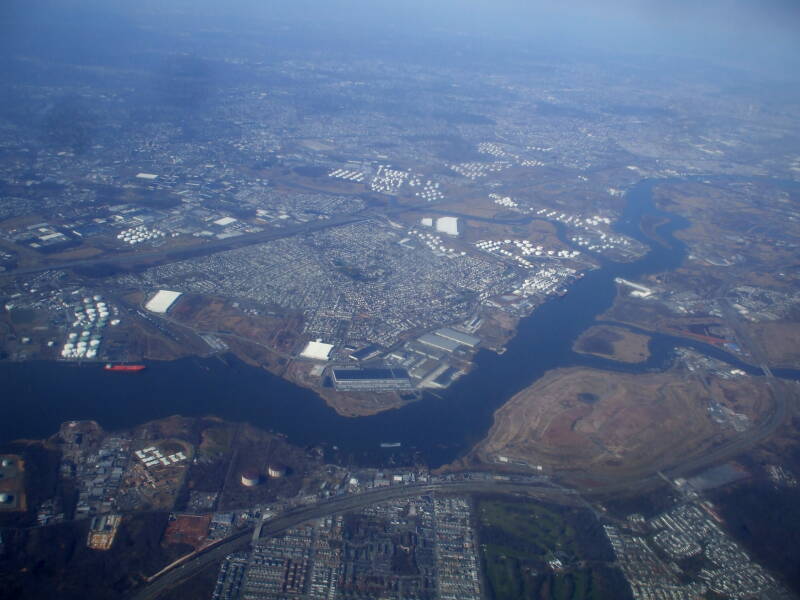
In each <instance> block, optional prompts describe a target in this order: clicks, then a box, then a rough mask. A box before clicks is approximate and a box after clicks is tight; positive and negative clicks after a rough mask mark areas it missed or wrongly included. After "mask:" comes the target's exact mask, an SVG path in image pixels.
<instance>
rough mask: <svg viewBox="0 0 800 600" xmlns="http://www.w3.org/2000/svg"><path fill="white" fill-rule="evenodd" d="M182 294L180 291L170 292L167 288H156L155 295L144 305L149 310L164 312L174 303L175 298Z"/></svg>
mask: <svg viewBox="0 0 800 600" xmlns="http://www.w3.org/2000/svg"><path fill="white" fill-rule="evenodd" d="M182 295H183V294H182V293H181V292H171V291H169V290H158V292H156V295H155V296H153V297H152V298H150V300H149V302H148V303H147V304H145V305H144V307H145V308H146V309H147V310H149V311H150V312H154V313H162V314H163V313H165V312H167V311H168V310H169V308H170V306H172V305H173V304H174V303H175V300H177V299H178V298H180V297H181V296H182Z"/></svg>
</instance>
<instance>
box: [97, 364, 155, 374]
mask: <svg viewBox="0 0 800 600" xmlns="http://www.w3.org/2000/svg"><path fill="white" fill-rule="evenodd" d="M103 368H104V369H105V370H106V371H123V372H127V373H136V372H137V371H142V370H143V369H144V368H145V366H144V365H112V364H111V363H108V364H106V366H105V367H103Z"/></svg>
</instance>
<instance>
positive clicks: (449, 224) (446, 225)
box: [436, 217, 458, 235]
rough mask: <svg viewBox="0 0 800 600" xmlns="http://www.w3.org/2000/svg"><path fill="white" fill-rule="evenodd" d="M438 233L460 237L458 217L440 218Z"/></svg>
mask: <svg viewBox="0 0 800 600" xmlns="http://www.w3.org/2000/svg"><path fill="white" fill-rule="evenodd" d="M436 231H440V232H442V233H446V234H447V235H458V217H439V218H438V219H436Z"/></svg>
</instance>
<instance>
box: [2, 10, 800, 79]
mask: <svg viewBox="0 0 800 600" xmlns="http://www.w3.org/2000/svg"><path fill="white" fill-rule="evenodd" d="M276 27H277V28H279V31H281V32H283V34H284V35H283V37H278V36H275V34H274V31H273V29H275V28H276ZM0 28H2V31H3V36H2V38H3V41H2V42H0V56H3V55H5V56H6V57H16V58H19V57H21V56H29V55H35V56H38V57H41V58H48V57H49V58H52V59H54V60H59V59H61V60H67V61H70V59H73V60H72V61H73V62H74V59H75V58H78V59H80V60H84V61H86V62H87V63H89V64H91V63H92V62H97V61H103V60H107V59H108V58H109V57H115V58H118V59H120V60H121V61H122V62H123V63H124V62H125V58H126V57H127V56H129V55H131V54H134V53H146V52H147V50H148V47H149V45H150V44H152V43H153V42H154V41H160V42H163V41H164V38H165V37H166V38H169V40H168V45H170V46H172V48H173V50H174V51H176V52H186V51H187V49H188V48H189V46H191V47H192V48H191V49H190V50H188V51H190V52H196V51H197V50H198V44H197V41H195V42H194V43H192V40H191V37H192V35H195V34H204V35H206V36H209V35H211V34H215V35H220V34H222V35H224V34H232V35H234V36H242V38H241V39H234V38H228V43H237V44H238V43H242V44H244V43H246V41H247V40H248V39H256V38H258V37H259V36H263V35H272V38H271V39H270V40H269V42H270V43H273V44H276V45H280V44H286V45H288V46H289V47H292V46H295V47H298V48H305V47H318V48H320V49H322V50H327V51H330V52H333V53H335V52H337V51H340V50H344V51H347V52H356V53H364V54H366V55H369V54H371V53H380V54H385V53H387V52H391V53H393V54H394V55H395V56H397V57H406V58H408V56H409V53H410V56H411V57H419V56H420V55H421V56H424V57H426V58H427V59H429V60H435V59H439V60H442V61H445V62H446V60H447V59H448V58H450V57H454V56H456V55H458V54H459V53H466V54H467V55H468V56H474V57H477V58H480V57H482V56H483V57H487V56H488V57H491V58H493V59H495V60H502V58H503V56H504V53H508V52H513V53H516V52H519V51H522V52H526V53H529V54H534V55H535V54H537V53H547V54H548V55H569V54H572V53H574V52H585V53H592V54H594V55H595V56H603V55H605V54H616V55H622V56H625V55H652V56H654V57H656V56H657V57H658V58H659V60H663V58H664V57H667V56H673V57H677V58H681V59H690V60H702V61H709V62H711V63H717V64H720V65H723V66H726V67H734V68H739V67H740V68H742V69H744V70H748V71H751V72H755V73H757V74H758V73H760V74H763V75H766V76H767V77H768V78H769V79H775V80H779V81H780V80H782V81H791V82H793V83H794V82H797V80H798V73H800V69H798V68H797V67H798V66H800V35H798V33H800V3H797V2H794V1H792V0H765V1H763V2H751V1H748V0H710V1H708V2H704V3H696V2H692V1H690V0H669V1H666V2H658V1H655V0H614V1H599V2H592V1H589V0H579V1H577V2H570V3H569V5H568V6H564V5H563V3H560V2H556V1H555V0H538V1H536V2H525V1H522V0H501V1H491V0H460V1H457V0H437V1H436V2H424V1H422V0H407V1H403V2H368V1H366V0H299V1H297V2H292V3H283V2H275V1H267V2H265V1H257V0H234V1H233V2H218V1H211V0H191V1H190V0H166V1H163V0H158V1H156V0H143V1H141V2H131V1H129V0H102V1H100V0H60V1H56V0H9V1H8V2H5V3H4V4H3V6H2V7H0ZM268 32H269V33H268ZM261 41H264V40H263V37H262V39H261ZM214 43H216V44H219V43H221V40H219V39H216V40H215V42H214ZM201 46H202V44H200V47H201Z"/></svg>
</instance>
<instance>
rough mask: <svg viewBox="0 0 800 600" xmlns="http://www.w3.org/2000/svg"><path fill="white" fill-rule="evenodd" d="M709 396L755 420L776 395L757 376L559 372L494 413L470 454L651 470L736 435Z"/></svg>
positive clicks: (578, 469) (609, 471) (580, 473)
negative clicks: (719, 420)
mask: <svg viewBox="0 0 800 600" xmlns="http://www.w3.org/2000/svg"><path fill="white" fill-rule="evenodd" d="M709 399H713V400H714V401H716V402H718V403H719V404H721V405H724V406H726V407H728V408H730V409H732V410H734V411H736V412H738V413H742V414H745V415H747V416H748V417H750V418H751V419H756V418H758V416H760V415H761V414H763V413H764V411H765V410H766V409H767V407H768V406H769V405H770V404H771V392H770V391H769V388H768V387H767V386H766V385H765V384H764V383H763V382H762V381H761V380H759V379H757V378H745V377H742V378H737V379H735V380H721V379H714V378H709V380H708V381H707V382H703V381H701V380H699V379H695V378H688V377H686V375H685V373H683V372H679V371H673V372H667V373H655V374H643V375H631V374H626V373H613V372H606V371H599V370H595V369H588V368H572V369H559V370H555V371H551V372H549V373H548V374H546V375H545V376H544V377H543V378H542V379H540V380H539V381H537V382H536V383H535V384H534V385H533V386H531V387H529V388H527V389H525V390H523V391H522V392H520V393H518V394H517V395H516V396H514V397H513V398H512V399H511V400H510V401H509V402H507V403H506V404H505V405H504V406H502V407H501V408H500V409H499V410H498V411H497V412H496V413H495V422H494V425H493V426H492V428H491V430H490V431H489V434H488V436H487V437H486V439H484V440H483V441H482V442H481V443H480V444H478V446H476V448H475V449H474V450H473V456H472V458H473V459H478V460H481V461H486V462H491V463H496V462H497V461H498V456H504V457H507V458H509V459H511V460H520V461H524V462H527V463H529V464H531V465H542V466H543V467H544V468H545V469H546V470H548V471H555V472H560V473H561V474H563V475H565V476H567V477H568V478H575V477H577V478H579V479H580V478H586V477H592V478H596V479H611V480H615V479H625V478H627V477H633V476H637V475H641V474H642V473H652V472H655V471H656V470H658V469H665V468H668V467H669V466H670V465H674V464H676V463H678V462H681V461H682V460H685V459H687V458H689V457H691V456H694V455H697V454H699V453H701V452H703V451H704V450H706V449H707V448H709V447H710V446H712V445H713V444H714V443H715V442H720V441H722V440H724V439H727V438H728V437H730V436H731V435H733V430H732V429H726V428H724V427H722V426H720V425H718V424H716V423H714V422H713V421H712V420H711V419H710V417H709V415H708V411H707V406H708V402H709Z"/></svg>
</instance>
